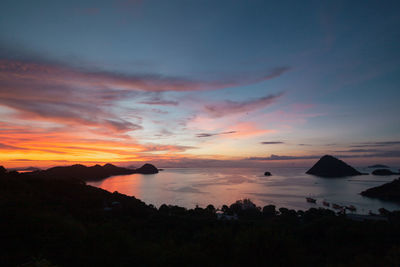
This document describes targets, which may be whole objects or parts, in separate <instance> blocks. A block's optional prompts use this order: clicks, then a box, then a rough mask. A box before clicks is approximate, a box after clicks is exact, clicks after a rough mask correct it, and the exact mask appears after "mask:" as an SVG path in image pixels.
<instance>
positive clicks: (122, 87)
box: [0, 0, 400, 167]
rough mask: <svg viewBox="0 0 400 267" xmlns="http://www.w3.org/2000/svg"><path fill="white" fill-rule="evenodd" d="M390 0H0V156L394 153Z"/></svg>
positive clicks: (399, 94)
mask: <svg viewBox="0 0 400 267" xmlns="http://www.w3.org/2000/svg"><path fill="white" fill-rule="evenodd" d="M399 13H400V2H398V1H258V0H251V1H244V0H230V1H225V0H218V1H215V0H211V1H206V0H197V1H195V0H181V1H175V0H169V1H163V0H159V1H152V0H148V1H146V0H142V1H140V0H109V1H99V0H97V1H72V0H71V1H54V0H51V1H45V0H41V1H23V0H21V1H9V0H3V1H1V4H0V164H1V165H4V166H6V167H22V166H39V167H48V166H55V165H67V164H72V163H83V164H87V165H90V164H94V163H106V162H113V163H118V164H121V165H135V164H139V163H142V162H152V163H155V164H157V165H158V166H163V167H207V166H226V167H229V166H234V167H238V166H247V167H248V166H274V165H277V166H285V165H286V166H300V165H306V166H307V165H309V164H310V162H315V161H316V159H318V158H319V157H320V156H322V155H324V154H332V155H335V156H338V157H340V158H341V159H344V160H345V161H348V162H351V163H354V164H357V165H363V164H372V163H386V164H392V165H397V166H400V117H399V114H400V107H399V103H398V102H399V99H400V49H399V48H400V30H399V29H400V16H399V15H398V14H399Z"/></svg>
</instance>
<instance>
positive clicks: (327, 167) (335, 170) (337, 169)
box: [306, 155, 362, 177]
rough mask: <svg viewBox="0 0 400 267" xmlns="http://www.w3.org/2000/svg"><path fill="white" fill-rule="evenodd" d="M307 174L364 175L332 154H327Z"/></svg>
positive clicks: (328, 175)
mask: <svg viewBox="0 0 400 267" xmlns="http://www.w3.org/2000/svg"><path fill="white" fill-rule="evenodd" d="M306 173H307V174H312V175H316V176H321V177H345V176H355V175H362V173H361V172H359V171H357V170H356V169H354V168H353V167H351V166H350V165H348V164H347V163H345V162H344V161H342V160H340V159H337V158H335V157H333V156H330V155H325V156H323V157H322V158H320V159H319V160H318V162H317V163H315V165H314V166H312V168H311V169H309V170H308V171H307V172H306Z"/></svg>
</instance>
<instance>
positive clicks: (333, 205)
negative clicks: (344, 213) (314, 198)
mask: <svg viewBox="0 0 400 267" xmlns="http://www.w3.org/2000/svg"><path fill="white" fill-rule="evenodd" d="M332 208H334V209H336V210H340V209H342V206H340V205H338V204H335V203H333V204H332Z"/></svg>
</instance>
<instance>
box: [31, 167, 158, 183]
mask: <svg viewBox="0 0 400 267" xmlns="http://www.w3.org/2000/svg"><path fill="white" fill-rule="evenodd" d="M134 173H139V174H155V173H158V169H157V168H156V167H155V166H154V165H152V164H149V163H146V164H144V165H143V166H142V167H140V168H138V169H128V168H123V167H117V166H115V165H113V164H110V163H107V164H105V165H103V166H101V165H99V164H97V165H94V166H90V167H87V166H85V165H82V164H75V165H72V166H58V167H53V168H50V169H47V170H41V171H34V172H32V174H34V175H40V176H42V177H50V178H58V179H78V180H83V181H98V180H102V179H105V178H108V177H110V176H114V175H127V174H134Z"/></svg>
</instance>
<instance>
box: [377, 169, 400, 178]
mask: <svg viewBox="0 0 400 267" xmlns="http://www.w3.org/2000/svg"><path fill="white" fill-rule="evenodd" d="M372 174H373V175H381V176H385V175H398V174H400V173H398V172H392V171H391V170H389V169H377V170H374V171H373V172H372Z"/></svg>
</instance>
